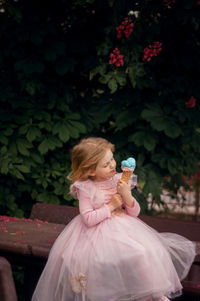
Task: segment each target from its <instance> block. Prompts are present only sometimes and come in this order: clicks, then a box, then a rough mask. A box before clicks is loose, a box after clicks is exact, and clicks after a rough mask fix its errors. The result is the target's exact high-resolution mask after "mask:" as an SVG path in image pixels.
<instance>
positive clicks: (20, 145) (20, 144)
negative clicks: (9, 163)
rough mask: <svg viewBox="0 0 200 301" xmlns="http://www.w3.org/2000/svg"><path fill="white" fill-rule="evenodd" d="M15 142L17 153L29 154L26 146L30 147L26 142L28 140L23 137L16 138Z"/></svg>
mask: <svg viewBox="0 0 200 301" xmlns="http://www.w3.org/2000/svg"><path fill="white" fill-rule="evenodd" d="M16 142H17V149H18V151H19V153H20V154H22V155H24V156H30V152H29V150H28V148H30V147H31V145H30V144H29V143H28V141H27V140H25V139H18V140H17V141H16Z"/></svg>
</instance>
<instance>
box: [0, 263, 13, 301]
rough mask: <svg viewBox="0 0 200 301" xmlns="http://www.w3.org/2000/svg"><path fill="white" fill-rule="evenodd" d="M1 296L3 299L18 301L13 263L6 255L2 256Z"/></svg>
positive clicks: (3, 300)
mask: <svg viewBox="0 0 200 301" xmlns="http://www.w3.org/2000/svg"><path fill="white" fill-rule="evenodd" d="M0 296H1V301H17V293H16V289H15V283H14V280H13V275H12V269H11V265H10V263H9V262H8V261H7V259H5V258H4V257H0Z"/></svg>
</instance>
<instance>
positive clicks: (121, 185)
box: [117, 180, 134, 207]
mask: <svg viewBox="0 0 200 301" xmlns="http://www.w3.org/2000/svg"><path fill="white" fill-rule="evenodd" d="M117 192H118V193H119V194H120V195H121V196H122V198H123V199H124V201H125V202H126V204H127V205H128V206H129V207H133V205H134V198H133V196H132V194H131V187H130V185H129V184H127V183H126V182H124V181H122V180H119V181H118V183H117Z"/></svg>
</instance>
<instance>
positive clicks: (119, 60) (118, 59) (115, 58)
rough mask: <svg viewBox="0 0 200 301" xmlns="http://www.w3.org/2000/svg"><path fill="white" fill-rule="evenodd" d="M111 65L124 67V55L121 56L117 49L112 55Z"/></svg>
mask: <svg viewBox="0 0 200 301" xmlns="http://www.w3.org/2000/svg"><path fill="white" fill-rule="evenodd" d="M109 64H110V65H112V64H115V66H116V67H120V66H122V65H124V60H123V55H122V54H120V52H119V50H118V48H115V49H114V50H113V53H111V54H110V60H109Z"/></svg>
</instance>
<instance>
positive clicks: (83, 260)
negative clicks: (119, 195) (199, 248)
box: [32, 214, 195, 301]
mask: <svg viewBox="0 0 200 301" xmlns="http://www.w3.org/2000/svg"><path fill="white" fill-rule="evenodd" d="M194 257H195V245H194V244H193V243H192V242H190V241H188V240H187V239H185V238H183V237H182V236H179V235H176V234H172V233H161V234H160V233H158V232H157V231H155V230H154V229H152V228H151V227H149V226H148V225H146V224H145V223H143V222H142V221H141V220H140V219H139V218H134V217H131V216H129V215H127V214H124V215H122V216H113V217H111V218H108V219H105V220H104V221H103V222H101V223H99V224H97V225H96V226H93V227H87V226H86V225H85V224H84V223H83V221H82V217H81V215H78V216H77V217H75V218H74V219H73V220H72V221H71V223H70V224H68V225H67V226H66V227H65V229H64V230H63V232H62V233H61V234H60V236H59V237H58V238H57V240H56V242H55V243H54V245H53V247H52V249H51V252H50V256H49V259H48V262H47V264H46V267H45V269H44V271H43V273H42V275H41V277H40V280H39V282H38V285H37V287H36V290H35V292H34V295H33V298H32V301H123V300H124V301H125V300H129V301H130V300H137V301H146V300H148V298H149V299H152V300H159V298H161V297H162V296H167V297H169V298H172V297H173V298H174V297H176V296H178V295H180V294H181V290H182V286H181V283H180V280H182V279H183V278H184V277H185V276H186V275H187V273H188V271H189V268H190V266H191V264H192V262H193V260H194Z"/></svg>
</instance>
